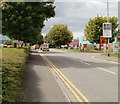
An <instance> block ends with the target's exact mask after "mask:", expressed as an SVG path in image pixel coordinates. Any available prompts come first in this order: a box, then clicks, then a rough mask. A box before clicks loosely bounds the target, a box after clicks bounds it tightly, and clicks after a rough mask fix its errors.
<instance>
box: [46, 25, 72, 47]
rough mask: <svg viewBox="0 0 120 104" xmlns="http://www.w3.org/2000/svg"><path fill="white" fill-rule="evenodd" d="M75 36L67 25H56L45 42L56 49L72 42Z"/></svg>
mask: <svg viewBox="0 0 120 104" xmlns="http://www.w3.org/2000/svg"><path fill="white" fill-rule="evenodd" d="M72 39H73V34H72V32H71V31H70V30H68V27H67V26H66V25H62V24H60V25H54V26H53V27H52V29H51V30H50V31H49V33H48V34H47V35H46V37H45V42H48V43H50V45H53V46H55V47H60V46H61V45H65V44H67V43H69V42H71V41H72Z"/></svg>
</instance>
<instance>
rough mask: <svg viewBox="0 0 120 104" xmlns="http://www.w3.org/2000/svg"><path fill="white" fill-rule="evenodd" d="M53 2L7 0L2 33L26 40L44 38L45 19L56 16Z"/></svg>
mask: <svg viewBox="0 0 120 104" xmlns="http://www.w3.org/2000/svg"><path fill="white" fill-rule="evenodd" d="M54 8H55V6H54V5H53V2H6V3H5V5H3V6H2V34H3V35H7V36H8V37H9V38H12V39H15V40H21V41H24V42H35V41H38V38H40V39H42V36H40V34H41V30H42V28H43V27H44V21H45V20H48V19H49V18H51V17H54V16H55V12H54Z"/></svg>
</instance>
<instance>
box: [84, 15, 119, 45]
mask: <svg viewBox="0 0 120 104" xmlns="http://www.w3.org/2000/svg"><path fill="white" fill-rule="evenodd" d="M117 21H118V18H117V17H110V18H109V22H110V23H112V34H113V37H112V38H111V39H110V42H113V41H114V38H115V36H116V33H115V30H116V28H117V26H118V24H117ZM105 22H107V18H106V17H99V16H97V17H95V18H92V19H90V20H89V22H88V24H87V25H86V26H85V29H84V33H85V36H86V38H87V40H88V41H90V42H91V43H100V36H103V28H102V24H103V23H105Z"/></svg>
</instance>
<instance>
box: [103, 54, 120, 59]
mask: <svg viewBox="0 0 120 104" xmlns="http://www.w3.org/2000/svg"><path fill="white" fill-rule="evenodd" d="M101 55H106V56H107V55H108V54H101ZM110 56H112V57H119V58H120V53H119V54H118V53H110Z"/></svg>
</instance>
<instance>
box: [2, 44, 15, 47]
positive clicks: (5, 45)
mask: <svg viewBox="0 0 120 104" xmlns="http://www.w3.org/2000/svg"><path fill="white" fill-rule="evenodd" d="M3 47H4V48H14V45H12V44H4V45H3Z"/></svg>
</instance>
